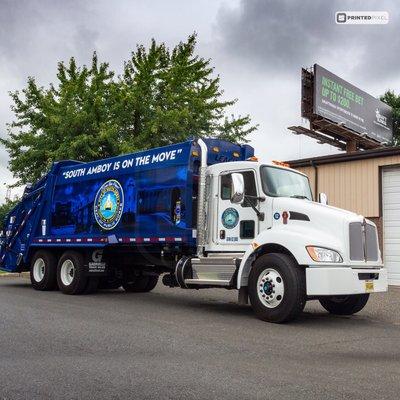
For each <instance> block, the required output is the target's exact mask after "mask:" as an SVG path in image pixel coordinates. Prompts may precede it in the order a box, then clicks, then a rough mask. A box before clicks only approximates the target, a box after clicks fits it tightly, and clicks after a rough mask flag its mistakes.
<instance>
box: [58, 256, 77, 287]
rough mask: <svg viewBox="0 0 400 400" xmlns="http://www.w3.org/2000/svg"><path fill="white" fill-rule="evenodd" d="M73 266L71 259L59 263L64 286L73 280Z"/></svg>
mask: <svg viewBox="0 0 400 400" xmlns="http://www.w3.org/2000/svg"><path fill="white" fill-rule="evenodd" d="M74 275H75V266H74V263H73V262H72V261H71V260H65V261H64V262H63V264H62V265H61V271H60V278H61V282H62V284H63V285H64V286H69V285H70V284H71V283H72V281H73V280H74Z"/></svg>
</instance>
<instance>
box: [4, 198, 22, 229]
mask: <svg viewBox="0 0 400 400" xmlns="http://www.w3.org/2000/svg"><path fill="white" fill-rule="evenodd" d="M17 202H18V200H16V201H11V200H6V202H5V203H3V204H1V205H0V231H2V230H3V229H5V226H4V220H5V218H6V215H7V214H8V213H9V212H10V211H11V210H12V209H13V208H14V206H15V205H16V204H17Z"/></svg>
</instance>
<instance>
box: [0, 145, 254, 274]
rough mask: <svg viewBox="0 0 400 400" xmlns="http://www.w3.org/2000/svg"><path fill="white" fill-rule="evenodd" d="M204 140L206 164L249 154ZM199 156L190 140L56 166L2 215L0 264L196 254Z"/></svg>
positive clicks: (6, 267) (22, 266) (14, 267)
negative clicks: (51, 253)
mask: <svg viewBox="0 0 400 400" xmlns="http://www.w3.org/2000/svg"><path fill="white" fill-rule="evenodd" d="M205 142H206V145H207V148H208V154H207V163H208V165H211V164H215V163H221V162H226V161H235V160H237V161H241V160H246V159H247V158H249V157H251V156H252V155H253V153H254V151H253V148H252V147H251V146H248V145H237V144H232V143H229V142H226V141H222V140H217V139H205ZM199 153H200V149H199V146H198V144H197V143H196V141H194V140H191V141H187V142H184V143H179V144H174V145H170V146H166V147H161V148H156V149H151V150H148V151H142V152H138V153H133V154H127V155H122V156H119V157H114V158H109V159H103V160H98V161H95V162H89V163H82V162H77V161H61V162H56V163H54V164H53V165H52V167H51V169H50V171H49V173H48V174H47V175H45V176H44V177H43V178H42V179H41V180H40V181H39V182H37V183H36V184H35V185H33V186H31V187H29V188H27V189H26V190H25V193H24V195H23V198H22V199H21V201H20V202H19V203H18V204H17V206H16V207H15V208H14V209H13V210H12V211H11V212H10V213H9V215H8V216H7V217H6V220H5V224H4V226H5V230H4V232H3V234H2V235H1V238H0V269H1V270H3V271H8V272H21V271H26V270H29V268H30V257H32V254H33V253H34V252H35V251H37V250H38V249H42V248H60V249H68V248H82V247H83V248H86V247H87V248H99V249H101V248H105V247H118V246H119V247H121V248H122V247H123V248H125V249H126V248H127V247H128V248H130V249H143V248H146V249H147V250H146V251H147V252H150V253H151V251H152V249H157V251H159V247H163V246H164V247H165V246H170V248H174V249H178V250H179V251H180V252H182V251H183V250H182V249H187V251H193V249H195V246H196V238H195V237H196V234H195V230H196V198H197V190H198V189H197V185H198V173H199V167H200V154H199Z"/></svg>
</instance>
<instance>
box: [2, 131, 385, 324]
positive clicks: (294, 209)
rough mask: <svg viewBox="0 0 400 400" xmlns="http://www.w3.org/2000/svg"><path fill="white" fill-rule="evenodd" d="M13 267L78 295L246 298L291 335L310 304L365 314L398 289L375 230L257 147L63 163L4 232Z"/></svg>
mask: <svg viewBox="0 0 400 400" xmlns="http://www.w3.org/2000/svg"><path fill="white" fill-rule="evenodd" d="M4 227H5V229H4V231H3V232H1V239H0V269H1V270H3V271H7V272H22V271H30V279H31V283H32V286H33V288H34V289H36V290H42V291H50V290H53V289H59V290H60V291H61V292H62V293H65V294H68V295H78V294H83V293H93V292H94V291H96V290H98V289H117V288H121V287H122V288H123V289H124V290H125V291H127V292H131V293H132V292H135V293H138V292H150V291H151V290H152V289H154V288H155V286H156V285H157V283H158V281H159V278H160V276H162V282H163V284H164V285H166V286H168V287H172V288H173V287H179V288H182V289H185V290H189V289H196V290H197V289H206V288H221V289H229V290H237V291H238V301H239V303H240V304H248V302H250V304H251V306H252V308H253V310H254V312H255V314H256V316H258V317H259V318H260V319H262V320H265V321H269V322H276V323H281V322H285V321H289V320H292V319H294V318H295V317H296V316H298V315H299V314H300V313H301V312H302V310H303V308H304V306H305V304H306V302H307V301H308V300H319V302H320V303H321V305H322V306H323V307H324V308H325V309H326V310H327V311H329V312H330V313H333V314H340V315H350V314H354V313H356V312H358V311H360V310H361V309H362V308H363V307H364V306H365V305H366V303H367V301H368V298H369V296H370V294H372V293H378V292H384V291H386V290H387V272H386V269H385V268H384V266H383V263H382V259H381V253H380V250H379V244H378V235H377V228H376V226H375V224H374V223H373V222H372V221H370V220H368V219H365V218H364V217H363V216H360V215H357V214H354V213H352V212H349V211H345V210H342V209H339V208H334V207H331V206H329V205H327V204H323V203H321V202H316V201H314V199H313V195H312V191H311V189H310V184H309V180H308V178H307V176H306V175H304V174H302V173H300V172H298V171H296V170H293V169H290V168H288V167H286V166H285V165H282V164H281V163H279V162H276V163H271V164H266V163H262V162H259V161H258V159H257V158H255V157H254V149H253V148H252V147H251V146H249V145H239V144H234V143H229V142H226V141H223V140H218V139H197V140H189V141H187V142H184V143H179V144H173V145H169V146H165V147H160V148H155V149H150V150H148V151H141V152H137V153H134V154H127V155H122V156H118V157H114V158H109V159H103V160H98V161H94V162H88V163H83V162H77V161H60V162H55V163H54V164H53V165H52V167H51V169H50V171H49V172H48V174H47V175H45V176H43V177H42V178H41V179H40V180H39V182H37V183H35V184H33V185H27V186H26V188H25V192H24V194H23V196H22V198H21V200H20V202H19V203H18V204H17V205H16V206H15V208H14V209H13V210H12V211H11V212H10V213H9V214H8V216H7V217H6V220H5V221H4Z"/></svg>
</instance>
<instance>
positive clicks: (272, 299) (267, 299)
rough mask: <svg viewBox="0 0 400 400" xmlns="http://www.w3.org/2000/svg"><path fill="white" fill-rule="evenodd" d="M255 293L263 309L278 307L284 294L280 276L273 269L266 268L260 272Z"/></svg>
mask: <svg viewBox="0 0 400 400" xmlns="http://www.w3.org/2000/svg"><path fill="white" fill-rule="evenodd" d="M257 293H258V298H259V299H260V301H261V303H262V304H263V305H264V306H265V307H267V308H275V307H278V306H279V304H281V303H282V300H283V296H284V294H285V285H284V283H283V279H282V276H281V274H280V273H279V272H278V271H277V270H276V269H274V268H267V269H265V270H264V271H263V272H261V274H260V276H259V277H258V281H257Z"/></svg>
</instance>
